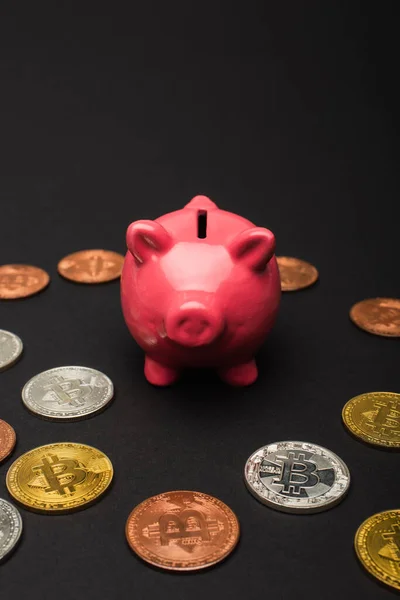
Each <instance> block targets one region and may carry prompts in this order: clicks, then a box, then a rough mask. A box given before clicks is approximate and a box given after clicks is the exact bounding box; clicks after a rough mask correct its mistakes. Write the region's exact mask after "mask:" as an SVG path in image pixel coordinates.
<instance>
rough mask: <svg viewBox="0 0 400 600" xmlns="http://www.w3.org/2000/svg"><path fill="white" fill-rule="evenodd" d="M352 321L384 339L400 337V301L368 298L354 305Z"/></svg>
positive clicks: (351, 312)
mask: <svg viewBox="0 0 400 600" xmlns="http://www.w3.org/2000/svg"><path fill="white" fill-rule="evenodd" d="M350 319H351V320H352V321H353V323H355V324H356V325H357V326H358V327H360V328H361V329H364V331H368V332H369V333H374V334H375V335H382V336H384V337H400V300H398V299H397V298H368V299H367V300H362V301H361V302H357V304H354V306H352V308H351V310H350Z"/></svg>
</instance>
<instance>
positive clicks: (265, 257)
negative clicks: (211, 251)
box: [228, 227, 275, 271]
mask: <svg viewBox="0 0 400 600" xmlns="http://www.w3.org/2000/svg"><path fill="white" fill-rule="evenodd" d="M228 251H229V253H230V255H231V256H232V258H233V260H234V261H235V262H242V263H244V264H246V265H247V266H248V267H249V269H252V270H253V271H262V270H263V269H265V267H266V266H267V264H268V261H269V260H270V259H271V258H272V256H273V254H274V251H275V236H274V234H273V233H272V231H269V229H265V228H264V227H252V228H251V229H245V231H241V232H240V233H239V234H238V235H237V236H236V237H235V238H234V239H233V240H232V241H231V243H230V244H229V246H228Z"/></svg>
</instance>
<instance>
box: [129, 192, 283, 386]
mask: <svg viewBox="0 0 400 600" xmlns="http://www.w3.org/2000/svg"><path fill="white" fill-rule="evenodd" d="M126 241H127V246H128V252H127V254H126V257H125V262H124V267H123V271H122V277H121V296H122V310H123V314H124V318H125V321H126V323H127V325H128V328H129V330H130V332H131V334H132V335H133V337H134V338H135V340H136V341H137V343H138V344H139V345H140V346H141V347H142V348H143V350H144V351H145V353H146V357H145V365H144V374H145V376H146V378H147V380H148V381H149V382H150V383H152V384H154V385H160V386H163V385H169V384H171V383H173V382H174V381H175V380H176V379H177V378H178V376H179V374H180V372H181V370H182V369H184V368H185V367H212V368H214V369H216V370H217V371H218V374H219V376H220V377H221V378H222V379H223V380H224V381H226V382H227V383H230V384H232V385H237V386H244V385H249V384H251V383H253V382H254V381H255V380H256V379H257V374H258V373H257V366H256V363H255V360H254V354H255V352H256V351H257V350H258V348H259V347H260V345H261V344H262V342H263V341H264V339H265V337H266V335H267V334H268V332H269V331H270V329H271V327H272V325H273V323H274V321H275V318H276V315H277V312H278V307H279V301H280V296H281V286H280V279H279V271H278V266H277V263H276V259H275V256H274V250H275V237H274V234H273V233H271V231H269V230H268V229H265V228H264V227H255V226H254V225H253V223H251V222H250V221H247V219H244V218H243V217H240V216H238V215H235V214H233V213H230V212H227V211H225V210H220V209H219V208H218V207H217V206H216V205H215V204H214V202H212V201H211V200H209V198H206V197H205V196H196V197H195V198H193V200H191V201H190V202H189V204H187V205H186V206H185V207H184V208H183V209H181V210H177V211H175V212H171V213H168V214H166V215H163V216H162V217H159V218H158V219H156V220H155V221H144V220H143V221H135V222H134V223H131V225H129V227H128V230H127V234H126Z"/></svg>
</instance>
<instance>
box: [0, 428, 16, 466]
mask: <svg viewBox="0 0 400 600" xmlns="http://www.w3.org/2000/svg"><path fill="white" fill-rule="evenodd" d="M16 441H17V437H16V435H15V431H14V429H13V428H12V427H11V425H9V424H8V423H6V422H5V421H2V420H1V419H0V462H1V461H2V460H4V459H5V458H7V456H9V455H10V454H11V452H12V451H13V450H14V446H15V442H16Z"/></svg>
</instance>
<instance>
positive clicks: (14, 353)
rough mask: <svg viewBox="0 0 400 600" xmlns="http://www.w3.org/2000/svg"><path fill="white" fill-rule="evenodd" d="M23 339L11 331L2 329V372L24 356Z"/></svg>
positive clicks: (0, 352)
mask: <svg viewBox="0 0 400 600" xmlns="http://www.w3.org/2000/svg"><path fill="white" fill-rule="evenodd" d="M22 350H23V344H22V340H21V338H19V337H18V336H17V335H15V333H11V331H5V330H4V329H0V371H3V370H4V369H7V367H11V365H13V364H14V363H15V361H17V360H18V359H19V357H20V356H21V354H22Z"/></svg>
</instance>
